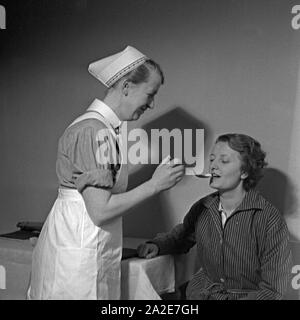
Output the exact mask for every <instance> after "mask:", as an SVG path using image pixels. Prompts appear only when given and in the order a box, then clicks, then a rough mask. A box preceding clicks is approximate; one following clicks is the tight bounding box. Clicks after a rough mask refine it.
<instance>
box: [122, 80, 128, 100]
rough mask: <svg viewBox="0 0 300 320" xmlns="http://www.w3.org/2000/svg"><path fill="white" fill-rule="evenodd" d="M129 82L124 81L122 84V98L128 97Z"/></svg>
mask: <svg viewBox="0 0 300 320" xmlns="http://www.w3.org/2000/svg"><path fill="white" fill-rule="evenodd" d="M129 85H130V84H129V81H127V80H124V81H123V83H122V92H123V94H124V96H128V91H129Z"/></svg>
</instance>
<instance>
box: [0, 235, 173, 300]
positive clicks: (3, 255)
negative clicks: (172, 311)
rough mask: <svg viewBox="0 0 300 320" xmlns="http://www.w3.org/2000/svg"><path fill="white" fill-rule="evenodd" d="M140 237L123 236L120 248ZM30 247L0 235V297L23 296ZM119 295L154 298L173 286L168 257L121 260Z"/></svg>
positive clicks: (30, 251) (136, 242)
mask: <svg viewBox="0 0 300 320" xmlns="http://www.w3.org/2000/svg"><path fill="white" fill-rule="evenodd" d="M142 241H144V239H137V238H125V239H124V247H127V248H136V247H137V245H138V244H140V243H141V242H142ZM32 250H33V246H32V244H31V243H30V241H29V240H15V239H8V238H0V300H4V299H9V300H13V299H20V300H22V299H25V298H26V292H27V288H28V284H29V279H30V271H31V256H32ZM121 265H122V282H121V290H122V294H121V298H122V299H123V300H136V299H140V300H143V299H147V300H148V299H149V300H158V299H160V294H162V293H166V292H172V291H174V288H175V267H174V258H173V257H172V256H169V255H167V256H159V257H156V258H154V259H139V258H130V259H126V260H123V261H122V264H121Z"/></svg>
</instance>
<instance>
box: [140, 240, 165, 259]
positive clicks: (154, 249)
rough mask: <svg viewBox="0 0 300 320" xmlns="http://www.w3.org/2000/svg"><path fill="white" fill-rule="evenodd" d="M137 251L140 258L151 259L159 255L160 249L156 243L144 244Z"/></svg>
mask: <svg viewBox="0 0 300 320" xmlns="http://www.w3.org/2000/svg"><path fill="white" fill-rule="evenodd" d="M136 250H137V253H138V255H139V257H140V258H146V259H151V258H154V257H156V256H157V255H158V251H159V248H158V246H157V245H156V244H155V243H142V244H140V245H139V246H138V247H137V249H136Z"/></svg>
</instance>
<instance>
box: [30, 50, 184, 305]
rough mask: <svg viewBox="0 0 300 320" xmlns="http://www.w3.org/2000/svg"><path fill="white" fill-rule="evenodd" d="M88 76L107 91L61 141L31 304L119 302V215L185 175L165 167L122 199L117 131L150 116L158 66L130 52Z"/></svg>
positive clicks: (96, 65) (95, 66)
mask: <svg viewBox="0 0 300 320" xmlns="http://www.w3.org/2000/svg"><path fill="white" fill-rule="evenodd" d="M89 72H90V73H91V74H92V75H93V76H95V77H96V78H97V79H98V80H99V81H101V82H102V83H103V84H104V85H105V86H106V87H107V88H108V89H107V92H106V95H105V97H104V99H103V101H101V100H98V99H95V100H94V101H93V102H92V104H91V105H90V106H89V107H88V109H87V110H86V112H85V113H84V114H83V115H82V116H80V117H79V118H77V119H76V120H75V121H74V122H73V123H71V124H70V126H69V127H68V128H67V129H66V130H65V132H64V134H63V135H62V137H61V138H60V140H59V145H58V155H57V163H56V171H57V176H58V180H59V190H58V197H57V199H56V201H55V203H54V205H53V207H52V209H51V212H50V214H49V215H48V217H47V219H46V221H45V223H44V226H43V229H42V231H41V234H40V236H39V239H38V242H37V245H36V246H35V248H34V251H33V259H32V275H31V283H30V288H29V290H28V298H29V299H80V300H81V299H101V300H102V299H120V263H121V257H122V216H123V214H124V213H125V212H126V211H127V210H128V209H130V208H131V207H133V206H135V205H137V204H138V203H140V202H142V201H143V200H145V199H147V198H149V197H151V196H153V195H155V194H157V193H159V192H161V191H163V190H166V189H169V188H171V187H173V186H174V185H175V184H176V183H177V182H178V181H180V179H181V178H182V176H183V174H184V167H183V165H178V164H176V163H175V162H174V161H164V162H162V163H161V164H160V165H159V166H158V167H157V168H156V170H155V172H154V173H153V175H152V178H151V179H149V180H148V181H146V182H144V183H143V184H141V185H140V186H138V187H136V188H134V189H132V190H130V191H126V188H127V181H128V173H127V166H126V161H125V155H124V154H122V146H123V145H124V143H123V142H122V125H123V124H124V122H125V121H133V120H137V119H139V117H140V116H141V115H142V114H143V113H144V112H145V111H146V110H147V109H152V108H153V102H154V97H155V95H156V93H157V92H158V90H159V88H160V86H161V85H162V84H163V83H164V75H163V72H162V70H161V68H160V66H159V65H158V64H157V63H156V62H154V61H153V60H151V59H149V58H147V57H146V56H145V55H144V54H143V53H141V52H140V51H138V50H137V49H135V48H133V47H131V46H128V47H127V48H125V49H124V50H123V51H121V52H119V53H116V54H114V55H112V56H109V57H105V58H103V59H101V60H98V61H95V62H93V63H91V64H90V65H89Z"/></svg>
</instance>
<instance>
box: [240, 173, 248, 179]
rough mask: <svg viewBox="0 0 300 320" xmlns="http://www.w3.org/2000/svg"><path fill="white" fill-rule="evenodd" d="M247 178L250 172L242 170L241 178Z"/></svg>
mask: <svg viewBox="0 0 300 320" xmlns="http://www.w3.org/2000/svg"><path fill="white" fill-rule="evenodd" d="M246 178H248V172H242V174H241V179H242V180H245V179H246Z"/></svg>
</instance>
